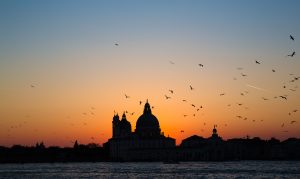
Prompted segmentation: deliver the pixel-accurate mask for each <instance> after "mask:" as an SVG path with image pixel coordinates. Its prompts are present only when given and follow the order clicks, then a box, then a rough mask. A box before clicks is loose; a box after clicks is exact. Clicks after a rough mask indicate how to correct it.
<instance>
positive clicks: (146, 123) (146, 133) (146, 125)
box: [135, 101, 160, 137]
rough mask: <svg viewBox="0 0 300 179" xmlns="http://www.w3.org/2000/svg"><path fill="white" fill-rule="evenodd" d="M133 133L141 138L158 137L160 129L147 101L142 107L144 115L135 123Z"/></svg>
mask: <svg viewBox="0 0 300 179" xmlns="http://www.w3.org/2000/svg"><path fill="white" fill-rule="evenodd" d="M135 132H136V133H137V134H138V135H139V136H141V137H157V136H160V127H159V122H158V120H157V118H156V117H155V116H154V115H153V114H152V112H151V108H150V105H149V103H148V101H147V102H146V104H145V107H144V113H143V114H142V115H141V116H140V117H139V118H138V120H137V122H136V130H135Z"/></svg>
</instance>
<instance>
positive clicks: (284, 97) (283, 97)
mask: <svg viewBox="0 0 300 179" xmlns="http://www.w3.org/2000/svg"><path fill="white" fill-rule="evenodd" d="M279 97H281V98H282V99H285V100H287V97H286V96H279Z"/></svg>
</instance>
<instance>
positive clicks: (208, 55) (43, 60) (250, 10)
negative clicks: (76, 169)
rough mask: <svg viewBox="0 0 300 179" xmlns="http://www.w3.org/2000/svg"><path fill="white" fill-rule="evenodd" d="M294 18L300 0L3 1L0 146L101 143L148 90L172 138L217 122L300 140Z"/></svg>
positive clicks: (231, 130)
mask: <svg viewBox="0 0 300 179" xmlns="http://www.w3.org/2000/svg"><path fill="white" fill-rule="evenodd" d="M299 17H300V1H296V0H294V1H292V0H288V1H280V0H252V1H239V0H232V1H215V0H212V1H211V0H209V1H208V0H207V1H205V0H203V1H196V0H187V1H176V0H163V1H161V0H151V1H138V0H136V1H134V0H128V1H121V0H111V1H109V0H106V1H105V0H103V1H101V0H100V1H96V0H95V1H93V0H88V1H83V0H80V1H79V0H74V1H67V0H62V1H58V0H51V1H46V0H42V1H40V0H28V1H21V0H19V1H17V0H2V1H0V26H1V28H0V84H1V85H0V99H1V100H0V145H3V146H12V145H14V144H21V145H28V146H30V145H34V144H35V143H36V142H41V141H43V142H44V143H45V144H46V146H50V145H56V146H72V145H73V143H74V141H75V140H78V141H79V143H84V144H87V143H91V142H94V143H99V144H102V143H104V142H106V141H107V140H108V139H109V138H110V137H111V136H112V126H111V124H112V117H113V115H114V111H116V112H118V113H119V114H122V113H123V112H124V111H128V112H129V113H127V119H128V121H130V122H131V125H132V130H134V129H135V123H136V121H137V119H138V117H139V116H140V115H141V114H142V112H143V105H144V103H145V101H146V100H147V99H148V100H149V103H150V105H151V106H154V108H153V109H152V113H153V114H154V115H155V116H156V117H157V118H158V120H159V122H160V127H161V129H162V131H163V132H164V134H165V135H166V136H170V137H173V138H175V139H176V143H177V144H180V142H181V140H182V139H184V138H187V137H189V136H191V135H199V136H203V137H209V136H210V135H211V133H212V129H213V126H214V125H217V129H218V133H219V135H220V136H221V137H222V138H223V139H229V138H243V137H245V136H247V135H248V136H250V137H255V136H258V137H260V138H262V139H270V138H271V137H276V138H278V139H280V140H285V139H287V138H289V137H297V138H299V137H300V111H297V110H300V100H299V99H300V93H299V87H298V86H299V85H300V83H299V81H300V79H299V80H296V79H298V77H300V59H299V55H298V52H299V53H300V45H299V39H300V38H299V37H300V23H299ZM290 35H292V36H293V37H294V38H295V40H294V41H293V40H291V39H290V37H289V36H290ZM116 44H118V45H116ZM293 51H295V52H296V54H295V55H294V56H293V57H289V56H287V55H289V54H292V52H293ZM255 61H257V62H259V63H260V64H258V63H256V62H255ZM199 64H203V67H201V66H199ZM272 70H275V72H273V71H272ZM242 75H247V76H242ZM295 78H296V79H295ZM190 85H191V86H192V87H193V88H194V89H193V90H190ZM169 90H174V94H171V93H170V91H169ZM125 94H126V95H128V96H130V98H125ZM222 94H224V95H222ZM165 95H167V96H168V97H171V98H170V99H166V98H165ZM280 96H282V97H286V98H287V99H284V98H282V97H280ZM182 100H186V102H184V101H182ZM139 101H142V102H143V104H142V105H140V104H139ZM192 104H194V105H195V106H196V107H193V106H192ZM239 104H241V105H239ZM200 106H202V108H200ZM198 108H199V110H198V111H197V109H198ZM133 112H134V114H133V115H131V114H130V113H133ZM194 115H195V116H194ZM292 121H295V122H292ZM181 130H184V132H181Z"/></svg>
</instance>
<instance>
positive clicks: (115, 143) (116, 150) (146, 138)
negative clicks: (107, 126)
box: [106, 101, 175, 161]
mask: <svg viewBox="0 0 300 179" xmlns="http://www.w3.org/2000/svg"><path fill="white" fill-rule="evenodd" d="M112 130H113V132H112V138H111V139H109V140H108V142H107V143H106V145H107V146H108V148H109V154H110V158H111V159H112V160H115V161H161V160H169V159H170V158H173V157H174V156H172V152H170V151H174V150H175V139H173V138H171V137H165V136H164V134H163V133H162V132H161V129H160V126H159V121H158V119H157V118H156V117H155V116H154V115H153V114H152V111H151V107H150V104H149V103H148V101H147V102H146V104H145V106H144V112H143V114H142V115H141V116H140V117H139V118H138V120H137V122H136V129H135V131H134V132H132V129H131V124H130V122H129V121H127V119H126V114H125V113H123V115H122V119H121V120H120V119H119V115H118V114H116V115H114V117H113V121H112Z"/></svg>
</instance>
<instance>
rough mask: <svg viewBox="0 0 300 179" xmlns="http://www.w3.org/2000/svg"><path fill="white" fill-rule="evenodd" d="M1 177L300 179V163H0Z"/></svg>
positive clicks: (31, 178)
mask: <svg viewBox="0 0 300 179" xmlns="http://www.w3.org/2000/svg"><path fill="white" fill-rule="evenodd" d="M0 178H30V179H33V178H118V179H119V178H222V179H223V178H289V179H290V178H300V161H296V162H295V161H242V162H181V163H179V164H163V163H53V164H49V163H47V164H0Z"/></svg>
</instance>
